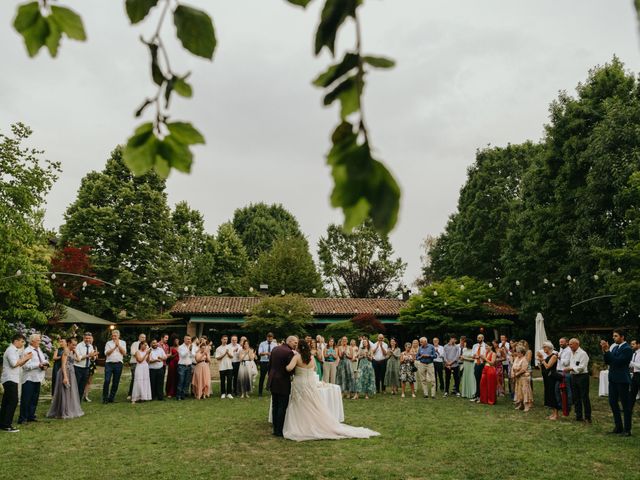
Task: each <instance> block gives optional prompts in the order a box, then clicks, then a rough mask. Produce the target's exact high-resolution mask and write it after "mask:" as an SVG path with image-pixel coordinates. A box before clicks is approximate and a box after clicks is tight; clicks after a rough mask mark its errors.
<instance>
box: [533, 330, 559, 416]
mask: <svg viewBox="0 0 640 480" xmlns="http://www.w3.org/2000/svg"><path fill="white" fill-rule="evenodd" d="M542 350H543V352H544V353H543V352H537V353H536V357H537V359H538V362H539V364H540V372H541V373H542V381H543V382H544V406H545V407H548V408H550V409H551V415H549V416H548V417H547V418H548V419H549V420H557V419H558V401H557V399H556V375H555V372H556V363H558V356H557V354H556V352H555V351H554V349H553V343H551V342H549V341H546V342H542Z"/></svg>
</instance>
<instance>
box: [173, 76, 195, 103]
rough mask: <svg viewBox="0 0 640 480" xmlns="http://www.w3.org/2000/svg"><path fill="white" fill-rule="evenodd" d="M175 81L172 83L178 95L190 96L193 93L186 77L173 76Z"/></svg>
mask: <svg viewBox="0 0 640 480" xmlns="http://www.w3.org/2000/svg"><path fill="white" fill-rule="evenodd" d="M174 78H175V83H174V84H173V89H174V90H175V91H176V93H177V94H178V95H180V96H181V97H186V98H191V96H192V95H193V89H192V88H191V85H189V84H188V83H187V82H186V81H185V79H186V77H182V78H180V77H174Z"/></svg>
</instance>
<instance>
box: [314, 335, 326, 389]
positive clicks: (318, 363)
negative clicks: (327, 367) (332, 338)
mask: <svg viewBox="0 0 640 480" xmlns="http://www.w3.org/2000/svg"><path fill="white" fill-rule="evenodd" d="M311 356H312V357H313V358H314V359H315V362H316V374H317V375H318V379H319V380H322V366H323V364H324V357H323V356H322V350H320V349H319V348H318V342H316V341H315V340H311Z"/></svg>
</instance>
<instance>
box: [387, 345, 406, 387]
mask: <svg viewBox="0 0 640 480" xmlns="http://www.w3.org/2000/svg"><path fill="white" fill-rule="evenodd" d="M401 353H402V350H400V348H399V347H398V341H397V340H396V339H395V338H392V339H391V340H389V349H388V350H387V367H386V372H385V374H384V386H385V387H390V388H391V395H395V394H396V393H398V387H399V386H400V354H401Z"/></svg>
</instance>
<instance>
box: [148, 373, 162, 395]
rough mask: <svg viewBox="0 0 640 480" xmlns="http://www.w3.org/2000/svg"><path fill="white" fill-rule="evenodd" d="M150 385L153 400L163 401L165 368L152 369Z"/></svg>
mask: <svg viewBox="0 0 640 480" xmlns="http://www.w3.org/2000/svg"><path fill="white" fill-rule="evenodd" d="M149 383H150V384H151V399H152V400H163V397H162V391H163V388H162V386H163V384H164V368H150V369H149Z"/></svg>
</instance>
